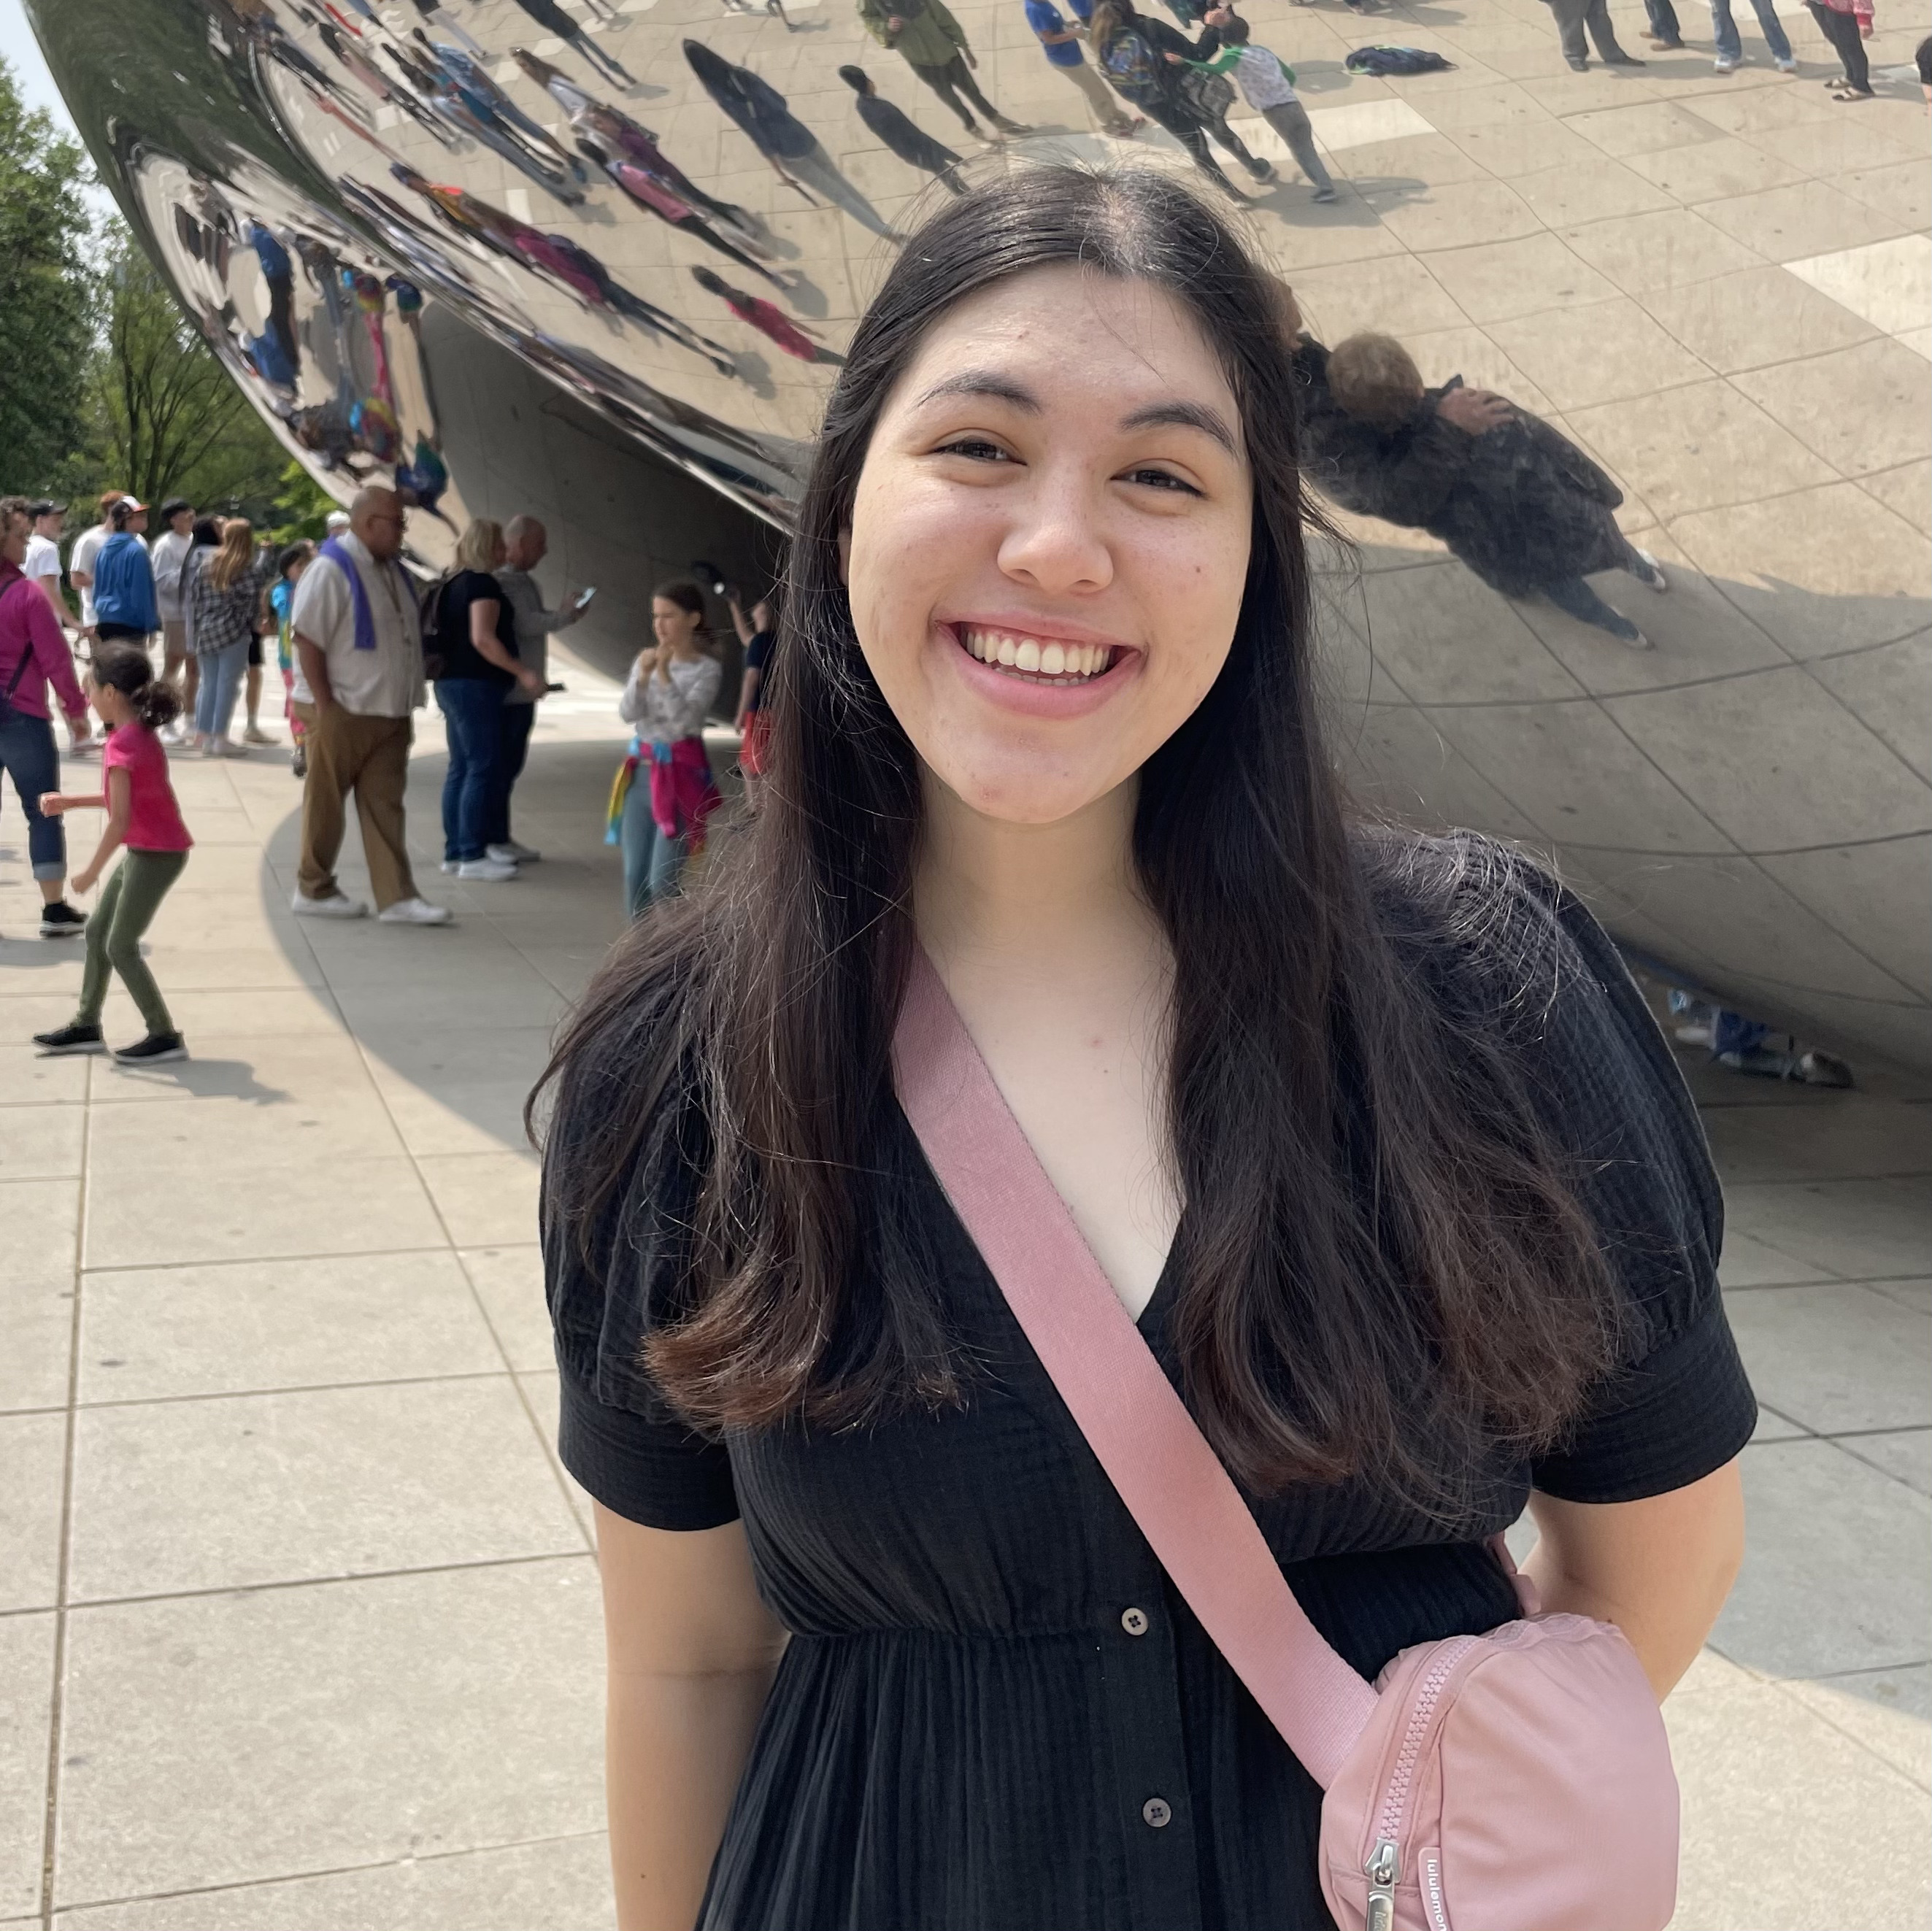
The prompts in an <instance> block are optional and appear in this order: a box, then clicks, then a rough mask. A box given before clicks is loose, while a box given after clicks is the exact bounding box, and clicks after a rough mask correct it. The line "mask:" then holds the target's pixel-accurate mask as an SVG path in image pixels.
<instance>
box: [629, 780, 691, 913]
mask: <svg viewBox="0 0 1932 1931" xmlns="http://www.w3.org/2000/svg"><path fill="white" fill-rule="evenodd" d="M617 837H618V842H619V844H620V845H621V846H622V848H623V853H624V904H625V909H626V910H628V912H629V913H630V915H631V917H632V918H633V919H634V918H635V917H637V914H638V913H640V912H641V911H643V909H644V908H645V907H646V906H647V905H649V904H651V903H652V901H654V900H656V899H659V898H670V896H671V895H673V893H674V892H676V890H677V881H678V876H679V874H680V873H681V872H682V871H683V870H684V861H685V856H686V855H687V854H688V852H689V850H690V849H691V847H690V842H689V841H688V839H685V838H667V837H665V835H664V833H663V832H661V831H659V830H658V825H657V820H655V818H653V817H652V816H651V773H650V767H649V765H648V764H646V766H644V768H643V769H642V770H640V772H638V773H637V777H636V778H635V779H634V781H633V782H632V784H631V788H630V790H628V791H627V792H625V794H624V816H623V818H622V821H621V823H619V826H618V828H617Z"/></svg>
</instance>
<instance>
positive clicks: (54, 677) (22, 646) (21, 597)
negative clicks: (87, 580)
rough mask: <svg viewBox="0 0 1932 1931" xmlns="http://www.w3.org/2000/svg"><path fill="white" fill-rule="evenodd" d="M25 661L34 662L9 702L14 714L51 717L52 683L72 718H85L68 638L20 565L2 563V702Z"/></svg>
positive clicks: (0, 643)
mask: <svg viewBox="0 0 1932 1931" xmlns="http://www.w3.org/2000/svg"><path fill="white" fill-rule="evenodd" d="M23 656H31V658H32V661H31V663H29V664H28V666H27V667H26V670H25V671H24V672H23V673H22V674H21V677H20V682H19V683H18V684H17V685H14V687H13V695H12V696H11V697H8V698H7V703H10V704H11V705H12V706H13V708H14V709H15V710H17V711H24V712H26V714H27V715H28V717H30V718H45V717H50V716H51V715H52V712H49V710H48V709H47V686H48V685H49V684H51V685H52V686H53V687H54V688H55V691H58V693H59V694H60V700H61V709H62V710H64V711H65V712H66V713H67V714H68V716H69V717H71V718H77V717H84V716H85V715H86V713H87V700H86V698H85V697H83V696H82V695H81V690H80V680H79V679H77V677H76V676H74V659H73V658H72V657H71V656H70V655H68V647H67V638H66V636H65V634H64V633H63V632H62V629H61V627H60V625H58V624H57V623H56V622H55V621H54V613H53V612H52V610H50V609H49V608H48V607H47V600H46V597H45V596H44V595H43V594H42V592H41V590H40V586H39V584H37V583H33V582H31V581H30V580H28V578H26V577H23V576H22V575H21V574H20V570H19V568H17V566H16V565H13V564H11V563H9V562H5V560H4V559H0V697H5V695H6V691H7V685H10V684H13V673H14V672H15V671H16V670H19V668H20V659H21V658H22V657H23Z"/></svg>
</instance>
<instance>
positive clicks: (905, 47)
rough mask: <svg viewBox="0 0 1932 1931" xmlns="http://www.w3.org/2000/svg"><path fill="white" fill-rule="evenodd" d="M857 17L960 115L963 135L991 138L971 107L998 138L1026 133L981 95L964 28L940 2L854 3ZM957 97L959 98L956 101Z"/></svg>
mask: <svg viewBox="0 0 1932 1931" xmlns="http://www.w3.org/2000/svg"><path fill="white" fill-rule="evenodd" d="M859 19H861V20H862V21H863V22H865V31H867V32H868V34H871V37H873V39H874V40H877V42H878V43H879V44H880V46H882V47H889V48H891V49H892V51H893V52H895V53H898V54H900V55H903V56H904V60H905V64H906V65H907V66H908V67H910V68H911V69H912V70H913V73H916V75H917V76H919V79H920V80H921V81H922V82H924V83H925V85H926V86H928V87H929V88H932V91H933V92H934V93H935V94H938V96H939V97H940V99H941V100H943V101H944V102H945V103H946V104H947V106H949V107H950V108H951V109H953V112H954V113H956V115H959V120H960V124H961V125H962V127H965V130H966V131H967V133H969V134H973V135H977V136H978V137H979V138H980V139H982V140H991V139H992V138H993V137H992V136H991V135H990V134H987V133H984V132H983V131H982V130H981V128H980V124H979V123H978V122H977V121H975V120H974V118H973V107H977V108H978V109H979V110H980V112H981V113H982V114H983V115H986V118H987V119H988V120H989V121H991V122H992V124H993V126H994V127H996V128H997V129H998V130H999V131H1000V133H1002V134H1024V133H1025V132H1026V131H1027V130H1026V129H1025V127H1023V126H1022V124H1020V123H1019V121H1009V120H1008V119H1007V117H1006V116H1005V115H1004V114H1002V113H1001V112H1000V110H999V109H998V108H997V107H995V106H994V105H993V103H992V102H991V101H990V100H988V99H987V98H986V96H985V95H984V94H982V93H981V92H980V84H979V82H977V81H976V80H975V79H974V78H973V76H972V73H971V71H970V70H971V69H972V68H974V67H977V66H978V65H979V64H980V62H979V61H978V58H977V57H976V56H975V55H974V52H973V49H971V47H970V46H968V44H967V43H966V30H965V28H963V27H962V26H961V25H960V24H959V22H958V21H957V20H956V19H954V18H953V15H952V13H951V12H950V10H949V9H948V8H947V5H946V4H945V0H859ZM962 94H964V95H965V97H966V99H965V100H961V99H960V96H961V95H962ZM967 101H971V103H973V106H972V107H969V106H968V105H967V104H966V103H967Z"/></svg>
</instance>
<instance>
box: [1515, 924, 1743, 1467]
mask: <svg viewBox="0 0 1932 1931" xmlns="http://www.w3.org/2000/svg"><path fill="white" fill-rule="evenodd" d="M1544 910H1545V913H1546V916H1548V915H1550V914H1553V916H1554V919H1555V922H1556V928H1557V933H1556V937H1557V944H1556V979H1555V982H1554V985H1553V988H1551V989H1550V992H1549V994H1548V999H1547V1006H1545V1007H1544V1009H1543V1011H1542V1012H1541V1020H1540V1023H1539V1024H1538V1027H1536V1029H1535V1030H1536V1031H1537V1033H1538V1039H1537V1041H1536V1047H1535V1054H1534V1060H1535V1070H1534V1083H1535V1087H1536V1090H1537V1092H1538V1103H1539V1110H1540V1111H1541V1112H1542V1113H1543V1114H1544V1118H1545V1120H1546V1122H1547V1124H1548V1125H1549V1126H1550V1129H1551V1130H1552V1131H1553V1133H1554V1134H1555V1135H1556V1138H1557V1139H1558V1141H1559V1144H1561V1145H1562V1146H1563V1147H1565V1149H1566V1150H1568V1152H1569V1153H1570V1154H1571V1158H1572V1159H1573V1161H1574V1180H1575V1184H1576V1186H1577V1192H1578V1195H1579V1197H1580V1200H1581V1202H1582V1204H1583V1207H1584V1208H1585V1210H1586V1212H1587V1213H1589V1216H1590V1217H1591V1219H1592V1221H1593V1222H1595V1225H1596V1227H1597V1228H1598V1233H1599V1234H1600V1236H1601V1240H1602V1241H1603V1243H1604V1252H1605V1253H1606V1255H1607V1257H1608V1258H1609V1260H1610V1265H1611V1267H1612V1270H1613V1273H1615V1275H1616V1278H1617V1279H1618V1281H1619V1283H1620V1284H1621V1285H1622V1288H1624V1290H1625V1294H1627V1296H1628V1300H1629V1302H1630V1304H1631V1308H1632V1310H1633V1313H1634V1320H1633V1323H1632V1326H1633V1330H1634V1331H1633V1335H1632V1339H1631V1345H1629V1347H1628V1348H1627V1350H1626V1356H1627V1362H1626V1366H1625V1367H1624V1368H1623V1369H1622V1370H1621V1371H1620V1372H1618V1373H1616V1375H1613V1376H1612V1377H1610V1378H1609V1379H1608V1380H1607V1381H1606V1382H1604V1384H1601V1386H1600V1387H1598V1388H1597V1389H1596V1390H1595V1391H1594V1393H1593V1394H1592V1397H1591V1398H1590V1399H1589V1402H1588V1404H1587V1405H1586V1408H1585V1410H1584V1412H1583V1414H1582V1415H1581V1416H1580V1417H1579V1418H1578V1420H1577V1423H1575V1425H1574V1427H1573V1429H1571V1432H1570V1434H1569V1435H1568V1438H1566V1439H1565V1441H1562V1442H1561V1443H1560V1444H1558V1446H1557V1447H1556V1449H1555V1450H1553V1451H1552V1452H1551V1453H1547V1454H1546V1455H1544V1456H1541V1458H1540V1459H1538V1460H1537V1461H1536V1462H1535V1463H1534V1464H1533V1465H1532V1470H1531V1480H1532V1484H1533V1485H1534V1486H1535V1487H1536V1488H1538V1489H1541V1491H1542V1492H1544V1494H1546V1495H1553V1496H1556V1497H1559V1498H1562V1500H1564V1501H1573V1502H1625V1501H1637V1500H1639V1499H1640V1498H1643V1497H1644V1496H1647V1495H1663V1494H1665V1493H1667V1492H1669V1491H1670V1490H1671V1489H1680V1488H1682V1487H1684V1486H1686V1485H1687V1484H1688V1483H1692V1482H1695V1481H1697V1480H1700V1478H1701V1477H1704V1476H1706V1475H1708V1474H1711V1473H1712V1471H1714V1470H1716V1469H1718V1468H1722V1467H1723V1466H1724V1464H1725V1463H1726V1462H1729V1461H1730V1460H1731V1459H1732V1458H1733V1456H1736V1454H1737V1453H1739V1450H1741V1449H1742V1448H1743V1447H1744V1445H1745V1443H1746V1442H1748V1441H1749V1440H1750V1439H1751V1431H1752V1429H1753V1428H1754V1426H1755V1425H1756V1423H1757V1402H1756V1400H1755V1399H1754V1396H1752V1393H1751V1384H1750V1383H1749V1381H1748V1380H1747V1379H1746V1378H1745V1371H1744V1366H1743V1363H1742V1362H1741V1361H1740V1360H1739V1357H1738V1351H1737V1346H1736V1342H1734V1341H1733V1339H1732V1336H1731V1330H1730V1323H1729V1322H1728V1321H1727V1320H1726V1318H1725V1315H1724V1300H1723V1297H1722V1296H1721V1294H1720V1293H1719V1291H1718V1252H1719V1250H1720V1248H1721V1246H1722V1243H1723V1239H1724V1199H1723V1195H1722V1194H1721V1192H1720V1191H1719V1188H1718V1177H1717V1174H1716V1172H1715V1169H1714V1168H1712V1164H1711V1156H1710V1151H1709V1147H1707V1146H1706V1143H1705V1139H1704V1132H1703V1126H1702V1125H1701V1124H1700V1122H1699V1120H1698V1117H1697V1109H1696V1108H1695V1107H1694V1105H1692V1103H1691V1096H1690V1093H1689V1092H1688V1090H1687V1089H1686V1087H1685V1084H1684V1080H1683V1077H1682V1074H1680V1073H1679V1071H1678V1069H1677V1065H1676V1060H1674V1059H1673V1057H1672V1054H1671V1051H1670V1047H1669V1045H1667V1043H1666V1042H1665V1040H1664V1035H1663V1033H1662V1032H1661V1030H1660V1029H1659V1027H1658V1024H1657V1021H1656V1020H1655V1018H1653V1017H1652V1014H1651V1012H1650V1009H1649V1007H1648V1006H1646V1004H1645V1003H1644V1000H1643V994H1641V993H1640V992H1639V991H1638V990H1637V985H1636V984H1635V982H1634V981H1633V980H1632V979H1631V976H1630V973H1629V972H1628V970H1627V969H1626V968H1625V965H1624V963H1623V961H1622V959H1621V958H1619V955H1618V953H1617V950H1616V947H1615V946H1614V945H1613V944H1612V943H1611V942H1610V938H1609V937H1608V936H1607V934H1605V933H1604V930H1603V928H1601V926H1600V925H1598V923H1597V922H1596V920H1595V919H1594V918H1592V916H1591V915H1590V913H1589V912H1588V911H1587V910H1586V909H1585V907H1583V905H1582V904H1580V902H1579V901H1577V899H1575V898H1573V897H1572V896H1571V895H1569V894H1568V893H1567V892H1562V891H1561V890H1559V889H1554V888H1552V889H1550V895H1549V899H1548V902H1547V907H1545V908H1544Z"/></svg>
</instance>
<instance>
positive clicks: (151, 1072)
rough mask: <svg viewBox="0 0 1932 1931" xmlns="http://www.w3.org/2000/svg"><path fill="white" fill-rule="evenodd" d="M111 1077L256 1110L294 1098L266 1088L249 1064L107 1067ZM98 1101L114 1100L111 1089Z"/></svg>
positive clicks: (193, 1062)
mask: <svg viewBox="0 0 1932 1931" xmlns="http://www.w3.org/2000/svg"><path fill="white" fill-rule="evenodd" d="M107 1072H109V1074H110V1075H111V1076H112V1077H113V1078H115V1079H117V1080H133V1081H136V1082H138V1083H139V1084H141V1085H142V1086H148V1087H174V1088H175V1089H176V1090H178V1091H180V1092H182V1093H192V1094H193V1096H194V1097H195V1098H196V1099H243V1100H246V1101H248V1103H249V1104H250V1105H253V1106H282V1105H287V1103H288V1102H289V1101H290V1099H293V1097H294V1096H293V1094H291V1093H285V1092H284V1091H283V1090H282V1089H281V1087H275V1086H264V1085H263V1084H262V1082H261V1081H260V1080H258V1079H257V1078H256V1077H255V1069H254V1067H253V1066H251V1065H250V1064H249V1063H248V1061H247V1060H204V1059H195V1058H189V1059H185V1060H175V1061H174V1062H173V1063H172V1064H170V1065H168V1066H118V1065H116V1064H115V1063H114V1062H113V1060H109V1061H108V1062H107ZM112 1098H113V1090H112V1088H110V1089H109V1090H107V1092H105V1093H102V1092H98V1091H97V1092H96V1093H95V1099H112Z"/></svg>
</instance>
